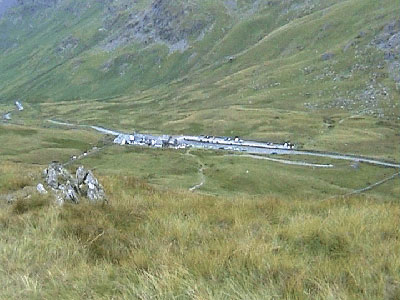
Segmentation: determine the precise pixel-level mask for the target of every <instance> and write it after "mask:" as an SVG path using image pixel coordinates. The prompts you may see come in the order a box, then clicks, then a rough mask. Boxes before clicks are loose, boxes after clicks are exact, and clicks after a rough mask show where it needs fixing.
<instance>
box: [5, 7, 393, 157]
mask: <svg viewBox="0 0 400 300" xmlns="http://www.w3.org/2000/svg"><path fill="white" fill-rule="evenodd" d="M397 6H398V5H397V3H396V1H394V0H385V1H381V2H379V3H378V2H376V1H372V0H349V1H339V0H331V1H317V0H313V1H311V0H309V1H304V0H303V1H300V0H297V1H295V0H291V1H268V2H264V1H255V0H248V1H194V0H193V1H174V2H171V1H165V0H154V1H144V0H143V1H137V2H134V3H132V2H131V1H86V2H84V3H82V2H78V1H73V0H59V1H52V2H47V1H44V2H43V1H23V2H20V5H19V6H18V7H16V8H15V9H14V10H12V11H10V12H9V13H8V14H7V15H6V16H5V17H4V18H3V19H2V20H1V21H0V34H1V37H2V43H0V47H2V49H1V50H2V52H1V54H0V99H3V100H0V101H2V102H3V103H10V101H12V100H14V99H16V98H20V99H22V100H23V101H24V102H26V103H29V104H30V105H31V115H30V116H31V117H32V120H34V119H38V118H40V119H46V118H60V119H64V120H66V119H68V120H70V121H72V122H74V123H87V124H95V125H104V126H109V127H111V128H120V129H126V130H132V129H133V128H135V129H137V130H145V131H152V132H168V133H186V134H189V133H193V134H202V133H210V134H216V135H218V134H224V135H232V134H240V135H244V136H247V137H252V138H256V139H267V140H274V141H283V140H285V139H290V140H293V141H296V143H297V144H300V145H304V146H306V147H309V148H317V149H318V148H319V149H321V148H322V149H326V150H336V151H339V150H340V151H344V152H356V153H362V154H376V155H379V156H384V157H387V158H391V159H396V158H397V157H398V154H397V153H398V151H397V150H398V149H397V147H396V145H397V144H398V143H396V141H398V140H399V137H398V135H397V133H396V132H397V131H398V129H399V126H400V125H399V97H400V95H399V77H398V72H396V70H398V65H399V63H398V61H399V57H398V49H399V41H400V38H399V33H400V25H399V24H400V22H399V21H398V20H399V19H398V16H397V11H396V9H397ZM353 116H358V117H360V116H362V118H361V120H359V121H356V120H354V119H352V118H351V117H353ZM154 118H156V119H157V122H154ZM377 119H378V120H377ZM379 120H380V121H379ZM366 132H367V134H366ZM371 143H372V144H376V145H378V146H377V148H376V149H371V147H369V146H368V145H370V144H371ZM371 151H373V153H371Z"/></svg>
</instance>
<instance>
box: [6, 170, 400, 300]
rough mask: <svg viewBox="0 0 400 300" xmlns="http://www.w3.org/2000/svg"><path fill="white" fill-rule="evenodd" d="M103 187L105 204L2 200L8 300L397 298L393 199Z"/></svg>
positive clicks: (132, 182)
mask: <svg viewBox="0 0 400 300" xmlns="http://www.w3.org/2000/svg"><path fill="white" fill-rule="evenodd" d="M1 170H2V171H3V170H7V171H11V170H16V166H15V165H14V164H10V163H8V164H7V165H4V164H2V169H1ZM16 174H18V173H16ZM18 178H19V177H18V175H17V177H15V179H18ZM19 179H20V180H23V179H21V178H19ZM100 179H101V181H102V182H103V184H104V186H105V188H106V190H107V191H108V195H109V198H110V203H111V204H110V205H106V206H93V205H87V204H81V205H66V206H64V207H63V208H60V207H55V206H54V205H52V204H51V200H50V199H47V198H43V197H42V198H37V197H34V198H31V199H29V200H23V199H21V200H19V201H17V202H16V203H15V204H14V205H13V206H8V207H5V206H4V204H2V206H1V209H0V237H1V240H2V241H5V242H4V243H1V246H0V249H1V255H0V261H1V263H0V279H1V282H2V283H3V285H2V287H1V288H0V295H1V297H2V298H10V299H21V298H29V299H50V298H51V299H53V298H63V299H77V298H81V297H82V295H85V297H87V298H92V299H109V298H114V299H130V298H139V299H148V298H156V299H175V298H179V299H244V298H245V299H261V298H262V299H277V298H278V299H310V298H313V299H360V298H362V299H398V297H399V296H400V294H399V293H400V287H399V280H400V279H399V270H400V262H399V258H398V255H397V253H398V252H399V250H400V249H399V246H400V244H399V230H398V227H399V225H400V224H399V214H400V211H399V206H398V202H397V201H395V202H392V201H382V199H377V198H373V197H365V196H364V197H351V198H346V199H340V198H335V199H331V200H328V201H321V199H310V198H307V199H305V198H291V197H288V198H285V199H284V198H282V197H280V198H276V197H266V196H263V197H234V198H232V197H228V198H224V197H214V196H203V195H200V194H192V193H188V192H174V191H171V190H170V191H165V190H159V189H154V188H153V187H151V186H149V185H148V184H147V183H146V182H143V181H141V180H137V179H136V178H135V177H132V176H131V175H114V174H109V175H105V176H101V178H100ZM20 180H19V181H16V182H15V184H17V182H21V181H20ZM21 237H23V238H21Z"/></svg>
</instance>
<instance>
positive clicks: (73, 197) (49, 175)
mask: <svg viewBox="0 0 400 300" xmlns="http://www.w3.org/2000/svg"><path fill="white" fill-rule="evenodd" d="M44 177H45V182H46V184H47V186H48V187H49V188H50V189H51V190H52V191H53V192H54V194H55V195H56V201H57V203H58V204H60V205H62V204H64V203H65V202H72V203H79V202H80V200H81V198H82V197H85V198H87V199H88V200H89V201H90V202H92V203H97V202H106V201H107V198H106V195H105V192H104V189H103V186H102V185H101V184H100V183H99V181H98V180H97V178H96V177H95V176H94V175H93V173H92V172H91V171H89V170H86V169H85V168H84V167H83V166H81V167H79V168H78V169H77V171H76V174H75V176H72V175H71V174H70V173H69V172H68V171H67V170H66V169H65V168H64V167H63V166H62V165H61V164H59V163H52V164H50V165H49V167H48V168H47V169H46V170H44ZM38 190H39V187H38Z"/></svg>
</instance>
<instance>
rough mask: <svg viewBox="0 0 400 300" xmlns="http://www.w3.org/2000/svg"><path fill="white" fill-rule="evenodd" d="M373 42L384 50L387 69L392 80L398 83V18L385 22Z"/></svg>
mask: <svg viewBox="0 0 400 300" xmlns="http://www.w3.org/2000/svg"><path fill="white" fill-rule="evenodd" d="M373 44H374V45H375V46H376V47H377V48H378V49H380V50H382V51H383V52H384V54H383V55H384V59H385V61H386V62H387V63H388V65H389V66H388V70H389V74H390V75H391V77H392V78H393V79H394V81H395V82H396V83H397V84H398V85H400V74H399V71H398V70H399V68H400V62H399V59H400V54H399V53H400V19H398V20H396V21H392V22H390V23H389V24H387V25H386V26H385V27H384V28H383V30H382V32H380V33H379V34H378V35H377V36H376V38H375V39H374V41H373Z"/></svg>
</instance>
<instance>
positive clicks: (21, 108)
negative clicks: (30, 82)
mask: <svg viewBox="0 0 400 300" xmlns="http://www.w3.org/2000/svg"><path fill="white" fill-rule="evenodd" d="M15 106H16V107H17V109H18V110H19V111H22V110H24V107H23V106H22V104H21V102H19V101H15Z"/></svg>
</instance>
